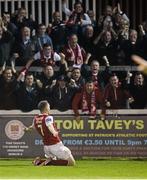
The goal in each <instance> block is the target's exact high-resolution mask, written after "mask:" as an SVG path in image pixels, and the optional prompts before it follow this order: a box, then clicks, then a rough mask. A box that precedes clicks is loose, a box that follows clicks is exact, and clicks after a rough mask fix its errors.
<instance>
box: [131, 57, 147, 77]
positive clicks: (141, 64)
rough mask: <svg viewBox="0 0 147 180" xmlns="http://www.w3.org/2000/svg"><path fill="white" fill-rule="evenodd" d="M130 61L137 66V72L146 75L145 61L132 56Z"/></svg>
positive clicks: (146, 64)
mask: <svg viewBox="0 0 147 180" xmlns="http://www.w3.org/2000/svg"><path fill="white" fill-rule="evenodd" d="M132 60H133V61H134V62H135V63H137V64H138V70H139V71H142V72H143V73H144V74H147V61H146V60H144V59H143V58H141V57H139V56H137V55H133V56H132Z"/></svg>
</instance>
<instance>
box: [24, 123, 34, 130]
mask: <svg viewBox="0 0 147 180" xmlns="http://www.w3.org/2000/svg"><path fill="white" fill-rule="evenodd" d="M34 128H35V126H34V120H33V123H32V125H30V126H29V127H25V128H24V131H25V132H28V131H32V130H33V129H34Z"/></svg>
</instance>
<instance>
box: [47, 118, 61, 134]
mask: <svg viewBox="0 0 147 180" xmlns="http://www.w3.org/2000/svg"><path fill="white" fill-rule="evenodd" d="M45 124H46V126H47V127H48V129H49V131H50V132H51V133H52V134H53V136H55V137H57V136H58V132H57V131H56V130H55V128H54V126H53V117H52V116H48V117H47V118H46V120H45Z"/></svg>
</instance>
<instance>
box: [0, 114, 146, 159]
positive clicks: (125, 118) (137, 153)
mask: <svg viewBox="0 0 147 180" xmlns="http://www.w3.org/2000/svg"><path fill="white" fill-rule="evenodd" d="M34 115H35V114H34V113H33V114H21V113H20V114H18V113H16V114H3V115H1V116H0V122H1V123H0V136H1V137H0V139H1V141H0V147H1V148H0V156H1V157H3V158H11V157H36V156H44V153H43V143H42V140H41V137H40V136H39V135H38V134H37V132H36V131H35V130H34V131H32V132H27V133H24V131H23V129H24V127H25V126H29V125H31V124H32V120H33V117H34ZM53 116H54V119H55V122H56V125H57V128H58V129H59V131H60V137H61V139H62V141H63V143H64V144H65V145H66V146H68V147H69V148H70V149H71V151H72V153H73V155H74V156H75V157H77V158H90V157H92V158H103V157H133V158H145V157H147V113H146V114H145V113H144V114H143V115H141V114H140V115H138V113H136V114H129V115H125V114H118V115H117V117H116V116H114V115H111V114H110V115H108V116H107V118H106V120H104V121H102V120H100V119H99V118H98V117H97V118H96V119H89V118H88V117H85V116H83V117H81V121H80V122H77V121H75V120H74V116H73V115H70V114H68V115H67V114H66V113H64V114H61V115H59V114H53Z"/></svg>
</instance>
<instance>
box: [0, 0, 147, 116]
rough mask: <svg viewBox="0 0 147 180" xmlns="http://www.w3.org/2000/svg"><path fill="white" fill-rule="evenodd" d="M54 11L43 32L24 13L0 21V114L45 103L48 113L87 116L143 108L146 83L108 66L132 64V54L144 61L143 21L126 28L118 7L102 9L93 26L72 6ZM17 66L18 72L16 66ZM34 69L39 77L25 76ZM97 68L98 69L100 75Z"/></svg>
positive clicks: (146, 36)
mask: <svg viewBox="0 0 147 180" xmlns="http://www.w3.org/2000/svg"><path fill="white" fill-rule="evenodd" d="M62 9H63V12H64V13H65V15H66V16H67V20H66V21H65V20H63V19H61V17H60V13H59V12H57V11H55V12H54V13H53V15H52V18H53V20H52V22H51V23H50V24H49V25H48V26H47V27H46V26H45V25H44V24H37V21H35V20H33V19H32V18H30V17H29V15H28V17H29V18H27V14H26V9H25V8H23V7H22V8H20V9H18V10H17V11H16V12H15V14H13V15H12V14H10V13H9V12H3V14H2V17H1V18H0V109H4V110H12V109H20V110H22V111H25V112H28V111H31V110H33V109H36V108H37V104H38V102H39V101H40V100H43V99H46V100H48V102H49V103H50V104H51V108H52V109H57V110H59V111H66V110H68V109H73V111H74V112H75V115H76V117H77V119H79V111H78V110H79V109H81V110H82V112H83V113H84V114H89V115H90V117H95V116H96V109H97V108H101V109H102V115H103V114H105V110H106V109H123V108H133V109H135V108H137V109H143V108H146V107H147V93H146V92H147V85H146V79H145V77H144V76H143V75H142V74H141V73H140V72H133V74H131V73H129V72H127V73H124V72H115V71H113V72H112V71H111V70H110V69H111V68H110V67H111V66H118V65H119V66H126V65H130V66H133V65H135V64H134V63H133V61H132V60H131V56H132V55H133V54H136V55H139V56H141V57H143V58H145V59H146V57H147V49H146V47H147V22H143V23H142V24H140V25H139V26H138V32H137V30H135V29H131V27H130V20H129V18H128V17H127V15H126V14H125V13H124V12H123V11H122V10H121V7H120V4H119V3H118V4H117V6H116V7H114V8H112V7H111V6H110V5H107V6H106V7H105V9H104V12H103V14H102V15H101V16H100V17H99V19H98V21H96V20H95V19H94V16H95V14H94V12H93V11H92V10H88V11H87V12H84V10H83V7H82V3H81V2H79V1H77V2H75V4H74V9H73V10H69V9H68V8H67V6H66V0H62ZM18 66H23V69H22V70H21V71H20V72H18V71H16V67H18ZM30 66H35V67H36V66H39V67H41V68H42V72H41V73H39V72H37V70H36V71H35V72H31V71H30ZM100 66H104V70H103V71H100V69H99V68H100Z"/></svg>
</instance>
